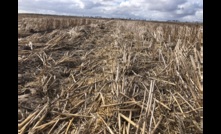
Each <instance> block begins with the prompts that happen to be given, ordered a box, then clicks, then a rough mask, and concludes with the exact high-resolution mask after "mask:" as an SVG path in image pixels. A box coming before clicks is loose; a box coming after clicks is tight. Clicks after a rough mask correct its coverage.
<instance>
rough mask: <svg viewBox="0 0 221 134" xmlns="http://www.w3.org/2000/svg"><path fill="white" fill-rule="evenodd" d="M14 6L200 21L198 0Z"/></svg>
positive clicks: (41, 1) (50, 0) (65, 0)
mask: <svg viewBox="0 0 221 134" xmlns="http://www.w3.org/2000/svg"><path fill="white" fill-rule="evenodd" d="M18 9H19V11H25V12H32V13H52V14H66V15H79V16H81V15H87V16H103V17H118V18H119V17H123V18H142V19H154V20H181V21H203V15H202V14H203V2H202V0H158V1H156V0H47V1H45V0H33V1H30V0H18Z"/></svg>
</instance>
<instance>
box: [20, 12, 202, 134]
mask: <svg viewBox="0 0 221 134" xmlns="http://www.w3.org/2000/svg"><path fill="white" fill-rule="evenodd" d="M202 34H203V33H202V25H199V24H198V25H196V24H179V23H178V24H175V23H155V22H141V21H125V20H108V19H103V20H102V19H90V18H71V17H59V16H41V15H19V16H18V37H19V39H18V117H19V118H18V129H19V130H18V131H19V133H27V132H29V133H58V134H60V133H65V134H66V133H71V134H72V133H73V134H75V133H79V134H81V133H94V134H95V133H96V134H97V133H114V134H115V133H119V134H121V133H153V134H155V133H162V134H163V133H171V134H175V133H182V134H183V133H203V132H202V123H203V122H202V119H203V114H202V112H203V111H202V110H203V104H202V102H203V98H202V95H203V88H202V83H203V77H202V69H203V53H202V51H203V37H202Z"/></svg>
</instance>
